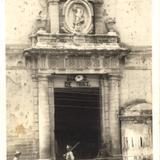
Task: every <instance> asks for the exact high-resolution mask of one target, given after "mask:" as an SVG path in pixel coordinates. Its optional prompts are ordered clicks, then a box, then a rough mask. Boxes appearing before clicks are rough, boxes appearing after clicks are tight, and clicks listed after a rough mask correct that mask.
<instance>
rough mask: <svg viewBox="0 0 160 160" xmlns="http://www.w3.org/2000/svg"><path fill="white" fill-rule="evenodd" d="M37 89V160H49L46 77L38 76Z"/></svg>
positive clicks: (48, 113) (49, 144)
mask: <svg viewBox="0 0 160 160" xmlns="http://www.w3.org/2000/svg"><path fill="white" fill-rule="evenodd" d="M38 83H39V84H38V88H39V96H38V102H39V159H40V160H50V159H51V153H50V150H51V148H50V147H51V143H50V139H51V134H50V109H49V103H48V77H47V76H46V75H39V76H38Z"/></svg>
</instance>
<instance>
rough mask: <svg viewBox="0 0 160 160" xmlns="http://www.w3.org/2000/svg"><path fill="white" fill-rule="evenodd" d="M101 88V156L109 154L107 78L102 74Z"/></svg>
mask: <svg viewBox="0 0 160 160" xmlns="http://www.w3.org/2000/svg"><path fill="white" fill-rule="evenodd" d="M100 88H101V155H100V156H101V157H106V156H109V153H110V146H109V142H110V137H109V134H110V131H109V130H110V128H109V103H108V98H109V97H108V95H109V92H108V80H107V76H106V75H103V76H101V78H100Z"/></svg>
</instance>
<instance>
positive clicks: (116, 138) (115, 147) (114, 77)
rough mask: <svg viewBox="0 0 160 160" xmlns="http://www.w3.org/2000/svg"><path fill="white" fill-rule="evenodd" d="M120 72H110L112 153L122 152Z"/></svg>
mask: <svg viewBox="0 0 160 160" xmlns="http://www.w3.org/2000/svg"><path fill="white" fill-rule="evenodd" d="M119 81H120V75H119V74H110V75H109V76H108V82H109V123H110V140H111V154H112V155H113V156H114V155H119V154H121V147H120V146H121V145H120V122H119V116H118V114H119Z"/></svg>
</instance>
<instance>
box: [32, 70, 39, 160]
mask: <svg viewBox="0 0 160 160" xmlns="http://www.w3.org/2000/svg"><path fill="white" fill-rule="evenodd" d="M32 84H33V86H32V87H33V88H32V89H33V105H34V139H33V145H34V148H35V149H34V159H37V158H38V155H39V154H38V153H39V151H38V148H39V147H38V146H39V138H38V137H39V131H38V129H39V122H38V79H37V76H36V73H33V75H32Z"/></svg>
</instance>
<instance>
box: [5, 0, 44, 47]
mask: <svg viewBox="0 0 160 160" xmlns="http://www.w3.org/2000/svg"><path fill="white" fill-rule="evenodd" d="M40 10H42V7H41V6H40V3H39V0H6V43H7V44H27V43H29V42H30V41H29V38H28V37H29V34H31V32H32V31H33V30H34V27H35V26H34V24H35V19H36V17H37V15H38V13H39V11H40Z"/></svg>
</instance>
